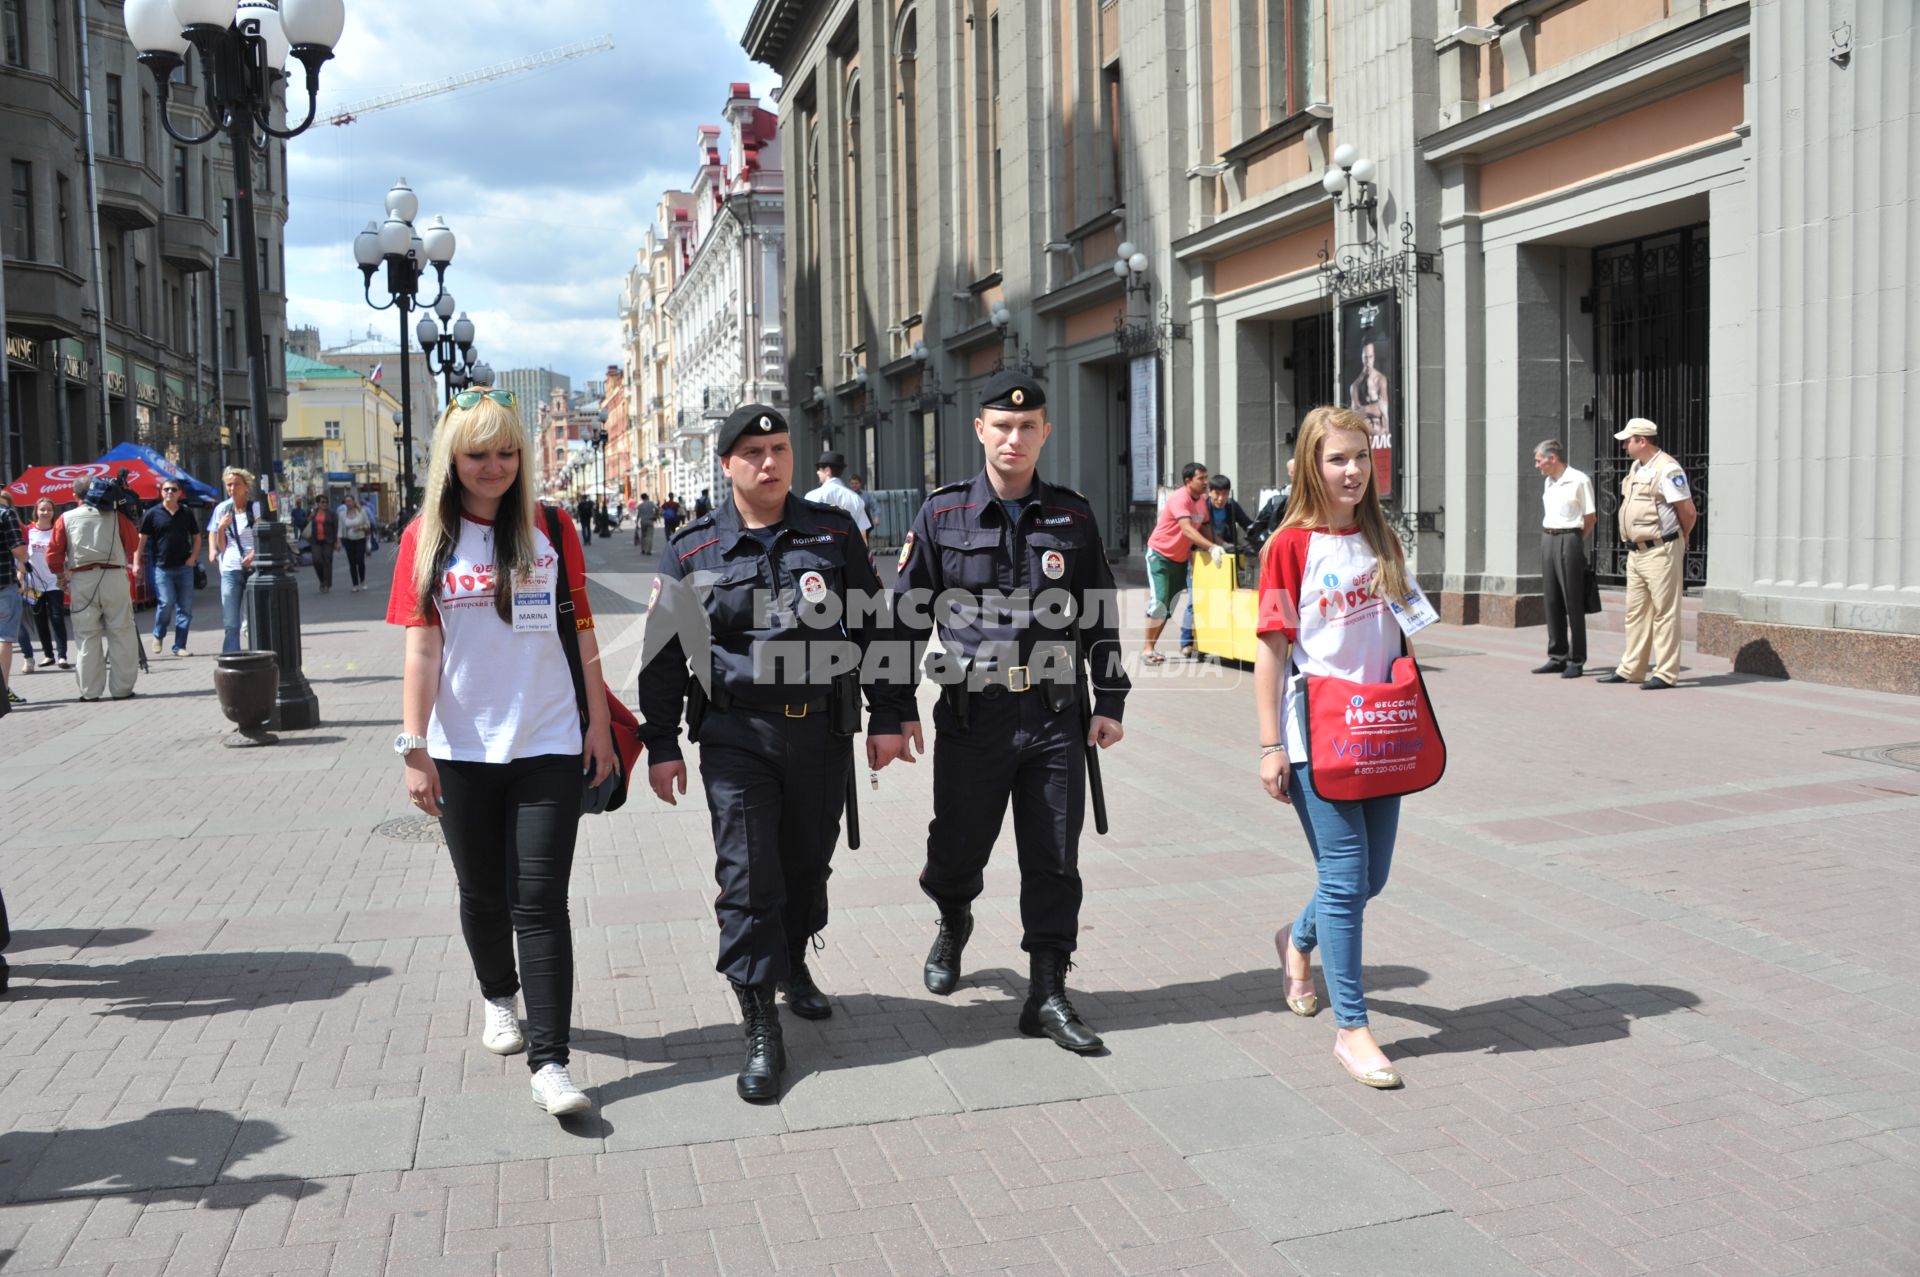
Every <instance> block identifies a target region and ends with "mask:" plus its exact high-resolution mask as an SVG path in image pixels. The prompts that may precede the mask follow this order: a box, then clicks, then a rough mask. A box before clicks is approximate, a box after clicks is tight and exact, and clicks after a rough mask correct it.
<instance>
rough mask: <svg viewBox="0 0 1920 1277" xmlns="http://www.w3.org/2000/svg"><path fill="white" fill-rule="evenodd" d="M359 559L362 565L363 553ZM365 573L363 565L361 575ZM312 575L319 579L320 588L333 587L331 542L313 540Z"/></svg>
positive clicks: (363, 560)
mask: <svg viewBox="0 0 1920 1277" xmlns="http://www.w3.org/2000/svg"><path fill="white" fill-rule="evenodd" d="M360 544H362V545H365V544H366V542H364V541H362V542H361V543H360ZM360 561H361V563H362V564H363V565H364V564H365V563H366V558H365V556H364V555H363V556H362V557H361V560H360ZM365 574H366V569H365V567H364V566H363V567H362V568H361V575H363V576H364V575H365ZM313 575H314V576H315V577H317V578H318V579H319V581H320V588H321V589H323V590H331V589H332V588H333V542H331V541H315V542H314V543H313Z"/></svg>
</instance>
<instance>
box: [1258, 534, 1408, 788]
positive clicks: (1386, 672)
mask: <svg viewBox="0 0 1920 1277" xmlns="http://www.w3.org/2000/svg"><path fill="white" fill-rule="evenodd" d="M1379 567H1380V563H1379V560H1378V559H1376V558H1375V557H1374V554H1373V551H1372V550H1371V549H1370V548H1368V546H1367V542H1366V539H1365V538H1364V537H1362V536H1361V535H1360V532H1359V529H1358V528H1353V529H1350V530H1348V531H1346V532H1329V531H1327V530H1326V529H1325V528H1283V529H1281V530H1280V531H1279V532H1276V533H1275V534H1274V536H1273V540H1272V543H1271V544H1270V545H1269V546H1268V547H1267V551H1266V557H1265V559H1264V561H1263V562H1262V564H1261V569H1260V607H1259V622H1258V626H1257V628H1258V630H1259V632H1260V633H1262V634H1270V633H1273V632H1274V631H1276V630H1277V631H1279V632H1280V633H1282V634H1284V635H1285V636H1286V637H1287V639H1288V641H1290V642H1291V643H1292V644H1293V663H1294V665H1295V667H1296V668H1297V669H1298V670H1299V671H1300V672H1301V673H1302V674H1317V675H1323V676H1330V677H1333V678H1343V679H1347V680H1350V681H1352V682H1356V683H1384V682H1386V681H1387V679H1388V678H1389V677H1391V676H1392V674H1393V662H1394V661H1395V660H1396V659H1397V658H1398V657H1399V656H1400V653H1401V650H1402V649H1401V634H1400V625H1399V622H1397V621H1395V620H1394V619H1393V613H1392V612H1391V611H1389V610H1388V608H1387V600H1386V598H1385V596H1384V595H1382V594H1380V593H1379V592H1378V591H1377V589H1376V588H1375V587H1376V578H1377V577H1378V575H1379ZM1302 691H1303V689H1302V687H1301V686H1300V680H1298V679H1295V678H1292V677H1289V678H1288V679H1287V687H1286V700H1285V702H1284V704H1283V706H1282V710H1283V713H1284V715H1285V723H1286V726H1285V732H1286V736H1285V740H1286V745H1287V758H1288V760H1289V761H1291V762H1293V763H1294V764H1296V765H1298V764H1304V763H1306V762H1309V761H1310V759H1309V756H1308V752H1307V742H1306V740H1305V739H1304V738H1303V737H1302V735H1301V732H1300V719H1301V716H1302V714H1303V712H1304V707H1303V706H1302V705H1301V704H1300V697H1301V695H1302Z"/></svg>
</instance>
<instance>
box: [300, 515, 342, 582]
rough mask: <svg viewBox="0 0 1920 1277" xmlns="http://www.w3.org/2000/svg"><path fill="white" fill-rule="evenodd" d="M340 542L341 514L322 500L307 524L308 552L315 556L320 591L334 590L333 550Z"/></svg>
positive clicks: (314, 562)
mask: <svg viewBox="0 0 1920 1277" xmlns="http://www.w3.org/2000/svg"><path fill="white" fill-rule="evenodd" d="M339 544H340V520H339V516H337V515H335V514H334V512H333V511H332V510H330V509H328V508H327V506H326V503H325V502H322V503H321V504H319V505H316V506H315V507H314V508H313V519H312V521H311V522H310V523H308V525H307V547H308V553H310V554H311V555H312V556H313V575H314V577H315V579H316V580H318V581H319V582H320V593H322V594H329V593H332V591H333V551H334V547H335V546H337V545H339Z"/></svg>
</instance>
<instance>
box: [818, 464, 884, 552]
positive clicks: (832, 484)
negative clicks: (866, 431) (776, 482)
mask: <svg viewBox="0 0 1920 1277" xmlns="http://www.w3.org/2000/svg"><path fill="white" fill-rule="evenodd" d="M846 468H847V454H846V453H844V452H823V453H821V454H820V462H819V464H818V465H816V466H815V467H814V470H813V473H814V474H815V475H816V476H818V478H819V480H820V486H819V487H817V488H815V489H814V490H813V491H812V492H809V493H807V495H806V500H808V501H818V502H821V503H822V504H825V505H830V506H836V507H838V508H839V509H842V510H845V511H846V512H847V513H848V514H850V515H852V516H853V522H854V525H855V526H856V527H858V528H859V529H860V535H861V536H863V537H864V536H866V535H867V534H868V533H869V532H871V531H872V529H873V520H871V519H869V518H867V503H866V502H864V501H862V500H861V499H860V494H859V493H858V492H855V491H854V490H853V489H852V488H849V487H848V486H847V485H846V484H845V483H843V482H841V479H840V475H841V473H842V472H843V471H844V470H846Z"/></svg>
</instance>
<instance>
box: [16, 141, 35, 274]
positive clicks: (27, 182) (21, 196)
mask: <svg viewBox="0 0 1920 1277" xmlns="http://www.w3.org/2000/svg"><path fill="white" fill-rule="evenodd" d="M12 252H13V256H14V259H15V260H16V261H22V262H30V261H33V260H34V255H33V165H31V164H28V163H26V162H25V161H24V160H15V161H14V162H13V248H12Z"/></svg>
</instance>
